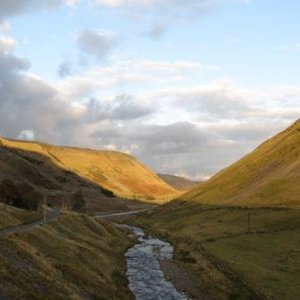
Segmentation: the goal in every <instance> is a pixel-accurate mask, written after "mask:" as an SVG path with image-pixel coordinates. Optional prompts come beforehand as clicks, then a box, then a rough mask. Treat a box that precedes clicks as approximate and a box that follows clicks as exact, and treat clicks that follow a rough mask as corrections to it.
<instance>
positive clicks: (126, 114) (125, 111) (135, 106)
mask: <svg viewBox="0 0 300 300" xmlns="http://www.w3.org/2000/svg"><path fill="white" fill-rule="evenodd" d="M114 102H115V105H114V107H113V109H112V111H111V114H110V117H111V118H112V119H115V120H133V119H139V118H142V117H145V116H147V115H149V114H151V113H153V112H154V110H155V109H154V108H153V107H151V106H150V105H147V104H146V103H143V102H142V101H139V100H138V99H136V98H135V97H133V96H129V95H120V96H117V97H116V99H115V101H114Z"/></svg>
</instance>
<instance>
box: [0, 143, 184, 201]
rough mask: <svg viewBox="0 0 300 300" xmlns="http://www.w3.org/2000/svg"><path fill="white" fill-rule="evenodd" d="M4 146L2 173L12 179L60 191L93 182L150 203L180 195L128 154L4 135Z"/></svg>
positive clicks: (0, 164)
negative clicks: (54, 144) (44, 142)
mask: <svg viewBox="0 0 300 300" xmlns="http://www.w3.org/2000/svg"><path fill="white" fill-rule="evenodd" d="M0 146H1V147H0V150H1V151H0V154H1V155H0V158H1V157H3V159H1V160H0V171H2V172H1V173H3V174H6V175H5V176H6V177H7V176H8V175H9V174H10V177H11V178H15V177H16V176H19V177H20V179H22V180H24V178H26V180H28V181H30V183H31V184H34V185H35V186H38V187H42V188H43V189H55V190H60V189H64V188H65V186H67V185H71V186H73V190H74V187H76V186H77V188H78V184H79V185H84V184H85V185H87V183H89V184H93V185H96V186H98V187H99V186H100V187H102V188H105V189H107V190H110V191H112V192H114V194H115V195H117V196H119V197H122V198H127V199H137V200H144V201H148V202H163V201H166V200H170V199H172V198H174V197H175V196H178V195H179V194H180V193H179V191H178V190H176V189H174V188H173V187H171V186H169V185H168V184H167V183H165V182H164V181H163V180H162V179H161V178H160V177H159V176H158V175H156V174H155V173H154V172H153V171H152V170H150V169H149V168H148V167H146V166H144V165H143V164H142V163H140V162H139V161H138V160H136V159H135V158H134V157H132V156H130V155H127V154H124V153H120V152H115V151H98V150H90V149H80V148H71V147H58V146H51V145H47V144H43V143H38V142H25V141H17V140H8V139H3V138H0ZM1 152H3V153H1ZM12 162H13V163H12ZM70 174H71V175H72V174H74V175H76V176H77V178H76V176H73V177H72V176H70ZM1 175H2V174H0V179H1V177H3V176H1ZM83 180H85V181H86V182H83ZM79 181H80V182H79Z"/></svg>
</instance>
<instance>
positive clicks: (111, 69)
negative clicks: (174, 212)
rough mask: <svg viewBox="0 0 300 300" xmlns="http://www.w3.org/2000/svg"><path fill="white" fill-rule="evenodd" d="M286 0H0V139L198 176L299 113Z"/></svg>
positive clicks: (295, 5)
mask: <svg viewBox="0 0 300 300" xmlns="http://www.w3.org/2000/svg"><path fill="white" fill-rule="evenodd" d="M299 11H300V2H299V1H296V0H286V1H274V0H185V1H182V0H43V1H41V0H22V1H21V0H1V1H0V135H1V136H4V137H10V138H19V139H25V140H33V139H34V140H40V141H44V142H48V143H53V144H58V145H69V146H79V147H88V148H96V149H108V150H117V151H122V152H126V153H129V154H132V155H134V156H135V157H137V158H138V159H140V160H141V161H142V162H144V163H146V164H147V165H148V166H150V167H151V168H152V169H154V170H155V171H156V172H160V173H169V174H175V175H180V176H186V177H189V178H191V179H195V180H205V179H207V178H209V177H210V176H212V175H213V174H215V173H216V172H218V171H219V170H221V169H222V168H224V167H226V166H228V165H229V164H231V163H233V162H234V161H236V160H237V159H239V158H240V157H242V156H243V155H245V154H246V153H248V152H249V151H251V150H252V149H254V148H255V147H256V146H258V145H259V144H260V143H261V142H262V141H264V140H265V139H268V138H270V137H271V136H273V135H274V134H276V133H277V132H279V131H281V130H283V129H284V128H285V127H287V126H288V125H290V124H291V123H292V122H294V121H295V120H297V119H299V116H300V35H299V32H300V18H299Z"/></svg>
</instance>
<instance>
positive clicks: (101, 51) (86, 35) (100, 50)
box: [76, 29, 117, 60]
mask: <svg viewBox="0 0 300 300" xmlns="http://www.w3.org/2000/svg"><path fill="white" fill-rule="evenodd" d="M76 43H77V45H78V47H79V49H80V50H81V51H82V53H84V54H87V55H90V56H92V57H94V58H96V59H99V60H102V59H103V58H105V57H106V56H107V55H108V54H110V52H111V51H112V50H113V48H114V47H115V46H116V44H117V41H116V39H115V37H113V36H112V35H111V34H108V33H105V32H99V31H95V30H88V29H86V30H83V31H81V32H79V33H78V34H77V36H76Z"/></svg>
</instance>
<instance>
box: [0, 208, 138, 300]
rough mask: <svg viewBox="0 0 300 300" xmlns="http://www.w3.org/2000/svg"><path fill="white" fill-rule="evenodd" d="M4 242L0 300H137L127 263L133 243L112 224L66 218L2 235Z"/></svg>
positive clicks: (72, 216)
mask: <svg viewBox="0 0 300 300" xmlns="http://www.w3.org/2000/svg"><path fill="white" fill-rule="evenodd" d="M10 211H12V212H14V211H15V209H8V212H10ZM18 213H19V212H18ZM24 214H25V216H27V214H28V212H24ZM11 218H12V217H11ZM14 218H15V217H14ZM21 219H24V218H23V217H22V218H21ZM49 241H51V242H49ZM0 243H1V247H0V269H1V272H0V299H132V298H133V297H132V295H131V293H130V291H129V290H128V288H127V279H126V276H125V271H126V265H125V260H124V253H125V252H126V250H127V248H128V247H129V246H130V245H131V242H130V240H129V239H128V238H127V237H126V235H125V234H124V233H122V232H121V231H120V230H118V229H117V228H116V227H114V226H112V225H110V224H108V223H105V222H102V221H96V220H95V219H93V218H90V217H87V216H85V215H77V214H75V213H72V214H66V215H64V214H63V215H62V216H61V218H60V219H59V220H58V221H53V222H51V223H49V224H47V226H42V227H39V228H36V229H33V230H31V231H29V232H27V233H22V234H18V235H13V236H8V237H5V236H1V234H0Z"/></svg>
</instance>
